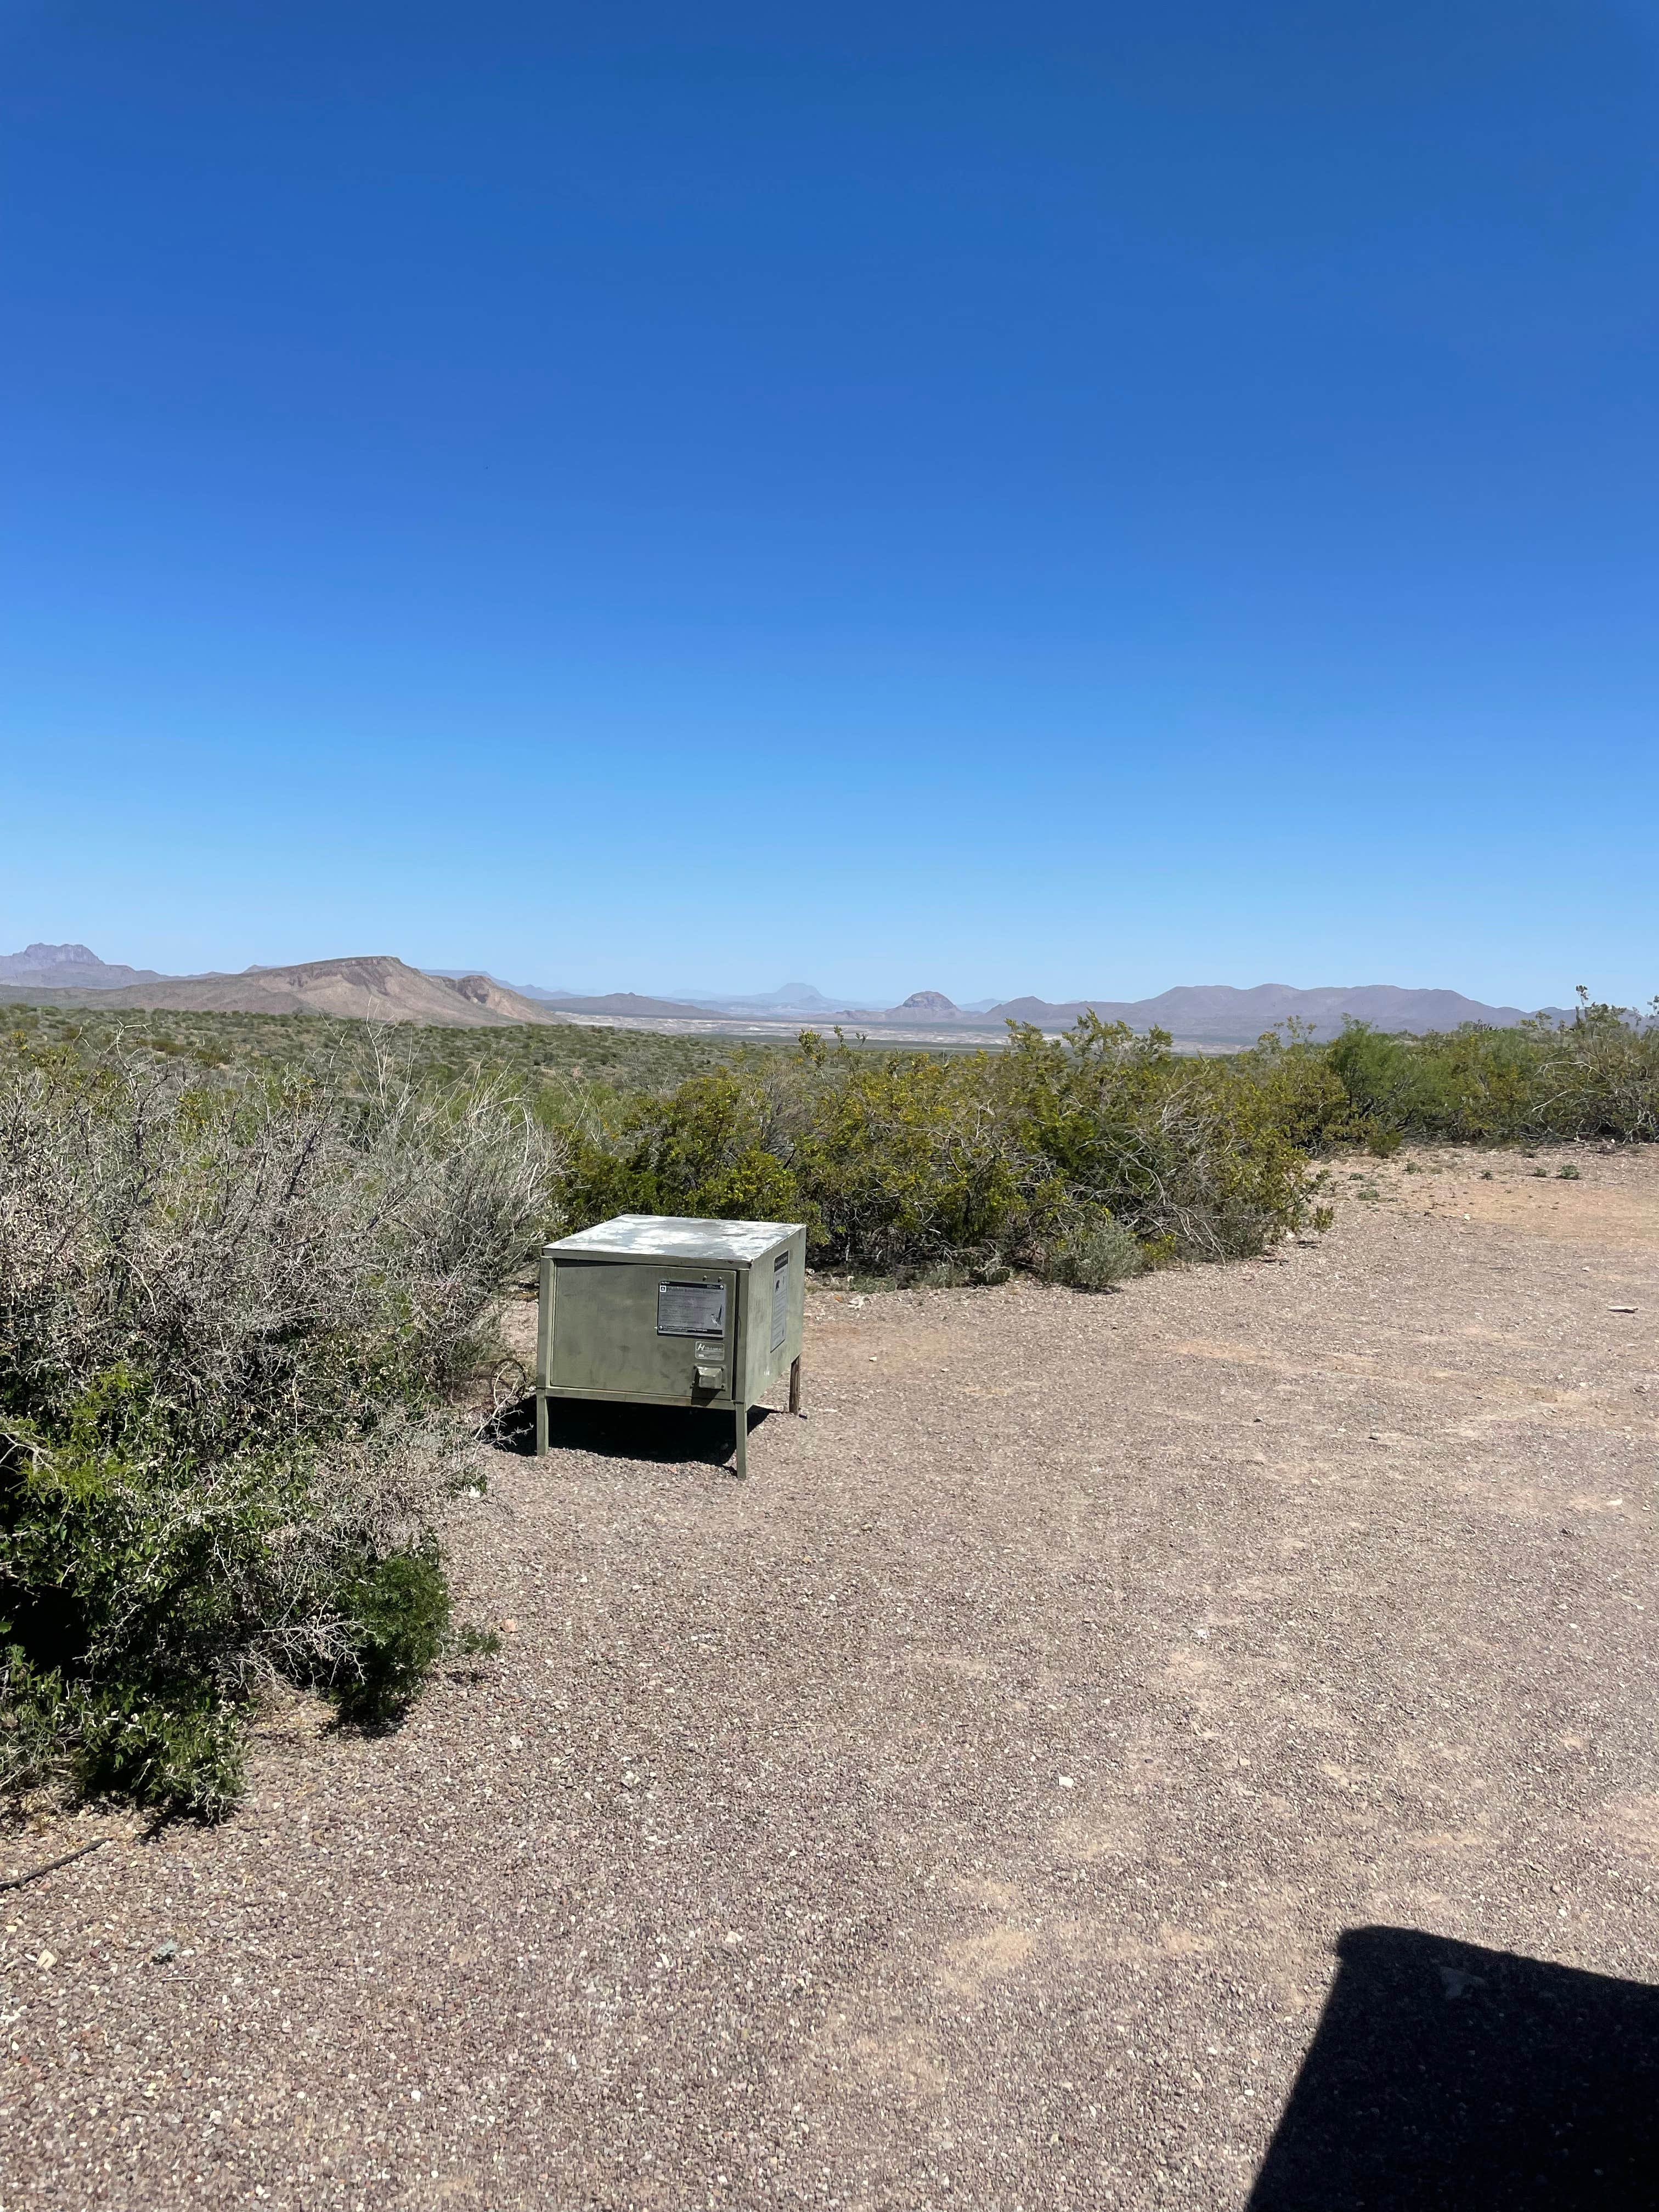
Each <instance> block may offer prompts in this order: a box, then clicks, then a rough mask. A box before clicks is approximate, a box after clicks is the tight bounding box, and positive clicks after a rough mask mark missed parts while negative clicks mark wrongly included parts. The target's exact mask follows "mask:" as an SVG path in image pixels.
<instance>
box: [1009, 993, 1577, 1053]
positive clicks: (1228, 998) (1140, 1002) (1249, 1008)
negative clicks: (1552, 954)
mask: <svg viewBox="0 0 1659 2212" xmlns="http://www.w3.org/2000/svg"><path fill="white" fill-rule="evenodd" d="M1091 1010H1092V1011H1093V1012H1095V1013H1097V1014H1098V1015H1099V1016H1100V1018H1101V1019H1102V1020H1103V1021H1108V1022H1127V1023H1128V1024H1129V1026H1130V1028H1131V1029H1135V1030H1145V1029H1151V1028H1154V1027H1156V1028H1158V1029H1164V1030H1170V1032H1171V1034H1172V1035H1174V1036H1177V1037H1190V1038H1193V1039H1194V1040H1197V1041H1200V1042H1205V1041H1210V1040H1213V1041H1214V1042H1219V1043H1232V1042H1237V1043H1249V1042H1251V1041H1252V1040H1253V1039H1255V1037H1257V1036H1260V1035H1261V1032H1262V1030H1269V1029H1272V1028H1273V1025H1274V1024H1276V1023H1279V1022H1284V1021H1289V1020H1291V1019H1292V1018H1294V1019H1297V1020H1299V1021H1304V1022H1307V1023H1308V1024H1310V1026H1311V1027H1312V1028H1313V1030H1315V1032H1316V1034H1317V1035H1318V1036H1334V1035H1335V1034H1336V1032H1337V1031H1338V1030H1340V1028H1341V1026H1342V1024H1343V1022H1344V1020H1345V1019H1352V1020H1354V1021H1359V1022H1370V1023H1372V1024H1374V1025H1375V1026H1376V1028H1377V1029H1381V1030H1409V1031H1412V1032H1413V1033H1414V1034H1417V1035H1421V1034H1422V1033H1423V1032H1424V1031H1425V1030H1455V1029H1456V1028H1457V1027H1458V1026H1459V1024H1462V1023H1463V1022H1484V1023H1486V1024H1487V1025H1488V1026H1489V1027H1490V1028H1492V1029H1510V1028H1512V1027H1513V1026H1514V1024H1516V1022H1523V1021H1525V1020H1526V1019H1527V1018H1528V1017H1527V1015H1526V1014H1525V1013H1524V1012H1522V1009H1521V1008H1520V1007H1519V1006H1482V1005H1481V1004H1480V1001H1479V1000H1476V999H1466V998H1464V997H1463V996H1462V993H1461V992H1457V991H1407V990H1402V989H1401V988H1400V987H1398V986H1397V985H1395V984H1393V983H1361V984H1354V985H1332V986H1330V987H1327V988H1325V989H1323V990H1313V991H1298V990H1297V989H1296V988H1294V987H1292V986H1291V984H1289V983H1258V984H1257V985H1256V987H1255V989H1254V990H1249V991H1241V990H1237V989H1236V988H1235V987H1233V986H1232V985H1231V984H1229V983H1188V984H1182V985H1181V986H1179V987H1177V988H1176V989H1175V990H1172V991H1163V992H1160V993H1159V994H1158V997H1157V998H1155V999H1130V1000H1116V999H1075V1000H1067V1001H1066V1002H1065V1003H1064V1004H1062V1005H1059V1006H1056V1005H1054V1004H1052V1003H1051V1002H1050V1001H1049V1000H1046V999H1009V1000H1006V1002H1005V1003H1004V1004H1003V1005H1001V1006H994V1007H993V1008H992V1010H991V1018H993V1019H994V1020H996V1021H1017V1022H1033V1023H1035V1024H1036V1025H1037V1027H1038V1028H1040V1029H1054V1028H1057V1027H1060V1026H1063V1025H1064V1024H1067V1023H1070V1022H1074V1021H1075V1020H1076V1019H1077V1018H1078V1016H1079V1014H1082V1013H1086V1012H1090V1011H1091ZM1547 1011H1549V1012H1555V1011H1558V1010H1555V1009H1547Z"/></svg>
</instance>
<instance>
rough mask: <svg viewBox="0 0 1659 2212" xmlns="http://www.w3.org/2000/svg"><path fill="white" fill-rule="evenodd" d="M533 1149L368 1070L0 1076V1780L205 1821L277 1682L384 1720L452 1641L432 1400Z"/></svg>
mask: <svg viewBox="0 0 1659 2212" xmlns="http://www.w3.org/2000/svg"><path fill="white" fill-rule="evenodd" d="M549 1186H550V1151H549V1146H548V1143H547V1140H546V1139H545V1137H544V1135H543V1134H542V1133H539V1132H538V1131H537V1130H536V1129H535V1128H534V1127H532V1124H531V1122H530V1121H529V1120H528V1119H527V1117H526V1115H524V1113H523V1112H522V1111H521V1110H519V1109H515V1108H513V1107H512V1106H511V1105H509V1104H508V1103H507V1102H505V1101H504V1100H503V1099H502V1098H501V1097H500V1096H499V1095H497V1094H496V1093H495V1092H494V1091H491V1090H490V1089H489V1088H488V1087H485V1088H483V1089H473V1090H470V1091H464V1092H460V1093H458V1094H455V1095H453V1096H450V1097H435V1096H432V1095H430V1094H428V1095H422V1094H421V1093H420V1092H418V1091H416V1090H414V1089H413V1088H411V1086H410V1085H409V1084H408V1083H407V1082H406V1081H404V1080H400V1079H398V1076H397V1075H396V1073H394V1071H393V1070H392V1067H391V1066H389V1065H387V1064H386V1063H385V1062H382V1063H381V1065H380V1070H379V1075H378V1079H377V1080H376V1081H375V1083H374V1085H372V1086H370V1087H369V1088H368V1089H367V1090H362V1089H361V1088H360V1089H359V1090H358V1091H357V1092H356V1095H355V1096H353V1097H351V1098H349V1099H346V1098H343V1097H341V1096H340V1094H339V1093H338V1092H337V1091H336V1090H335V1089H334V1088H333V1087H332V1086H331V1083H330V1081H329V1080H328V1079H327V1078H326V1076H325V1075H319V1074H318V1073H303V1072H301V1073H286V1074H283V1075H282V1076H281V1077H280V1078H276V1079H270V1080H269V1081H267V1082H265V1083H263V1084H258V1085H252V1086H249V1087H241V1088H234V1087H230V1086H227V1085H222V1084H214V1085H205V1084H204V1083H202V1082H200V1081H199V1080H198V1081H197V1082H195V1083H192V1082H191V1080H189V1079H187V1078H186V1077H185V1075H184V1074H183V1073H173V1072H170V1071H167V1070H163V1071H161V1072H160V1073H157V1072H154V1071H153V1070H149V1069H148V1068H146V1069H143V1070H140V1069H137V1068H133V1067H130V1066H123V1065H122V1064H121V1063H120V1062H119V1061H116V1062H114V1063H112V1064H108V1063H106V1064H105V1065H102V1066H94V1067H88V1066H82V1065H79V1064H77V1063H76V1062H74V1061H72V1060H68V1059H65V1058H62V1057H59V1058H58V1059H56V1060H53V1061H52V1062H51V1063H50V1064H46V1065H40V1066H33V1067H27V1066H26V1067H23V1068H21V1069H19V1070H17V1071H16V1072H15V1073H14V1074H13V1075H12V1076H11V1077H10V1079H9V1080H8V1082H7V1083H6V1084H5V1085H4V1087H3V1090H0V1649H3V1654H4V1656H3V1670H0V1782H3V1783H5V1784H9V1785H10V1786H12V1787H13V1788H16V1787H19V1786H27V1785H28V1784H35V1783H40V1782H44V1781H47V1780H52V1779H55V1778H64V1777H68V1778H70V1779H71V1780H72V1781H73V1782H74V1783H75V1784H77V1785H78V1786H79V1787H80V1788H82V1789H83V1790H106V1789H107V1790H119V1791H121V1792H123V1793H125V1794H126V1795H128V1796H132V1797H134V1798H137V1799H138V1800H139V1801H141V1802H149V1803H153V1804H156V1805H160V1806H165V1807H172V1808H185V1809H189V1810H191V1811H195V1812H197V1813H199V1814H206V1815H212V1814H217V1813H220V1812H222V1810H223V1809H224V1808H226V1806H227V1805H228V1804H229V1803H230V1802H233V1801H234V1797H235V1796H236V1794H237V1790H238V1788H239V1786H240V1742H241V1717H242V1715H243V1713H244V1711H245V1710H246V1707H247V1706H248V1705H249V1703H250V1701H251V1700H252V1699H254V1698H255V1697H256V1696H257V1695H258V1693H259V1692H260V1691H261V1690H262V1689H264V1687H266V1686H269V1685H270V1684H271V1683H272V1682H273V1681H274V1680H276V1679H277V1678H279V1677H283V1678H286V1679H288V1680H291V1681H295V1682H301V1683H306V1684H309V1685H312V1686H316V1687H318V1688H319V1689H322V1690H324V1691H325V1692H330V1693H331V1694H332V1695H334V1696H336V1697H337V1699H339V1700H340V1702H341V1704H342V1705H343V1708H344V1709H345V1710H346V1711H348V1712H349V1713H350V1714H351V1715H352V1716H354V1717H359V1718H362V1719H367V1720H374V1721H384V1720H386V1719H387V1718H388V1717H392V1716H393V1715H394V1714H395V1713H396V1711H398V1709H399V1708H400V1707H401V1706H402V1705H404V1704H406V1703H407V1702H408V1700H409V1699H410V1697H412V1696H413V1695H414V1694H415V1693H416V1691H417V1690H418V1688H419V1686H420V1684H421V1682H422V1680H423V1679H424V1678H425V1676H426V1674H428V1672H429V1670H430V1668H431V1667H432V1665H433V1664H434V1663H435V1661H436V1659H437V1658H438V1657H439V1656H441V1653H442V1652H443V1651H444V1650H445V1649H446V1648H447V1644H448V1641H449V1638H450V1634H451V1628H450V1601H449V1595H448V1590H447V1584H446V1583H445V1580H444V1577H443V1571H442V1568H441V1563H440V1560H439V1557H438V1553H437V1549H436V1543H435V1533H434V1532H435V1521H436V1518H437V1516H438V1513H439V1511H440V1509H441V1504H442V1502H443V1499H444V1498H445V1495H446V1493H447V1492H449V1491H450V1490H452V1489H453V1488H455V1487H456V1486H458V1485H459V1482H460V1481H462V1480H469V1479H470V1480H477V1476H476V1474H473V1473H471V1470H470V1469H469V1468H468V1467H467V1464H466V1455H465V1445H466V1439H465V1434H464V1432H463V1431H460V1430H459V1427H458V1425H457V1423H456V1421H455V1419H454V1418H453V1415H450V1414H448V1413H446V1412H445V1411H444V1408H443V1401H444V1398H445V1395H446V1393H447V1392H448V1391H450V1390H451V1389H453V1385H454V1383H455V1382H456V1381H457V1379H458V1378H459V1376H462V1375H464V1374H465V1373H466V1372H467V1371H468V1370H470V1369H471V1367H472V1366H473V1365H474V1364H476V1362H477V1358H478V1356H479V1352H480V1332H481V1329H482V1328H483V1325H484V1323H485V1321H486V1317H487V1315H488V1311H489V1305H490V1302H491V1300H492V1299H493V1297H494V1296H495V1292H496V1291H497V1289H498V1287H499V1285H500V1284H501V1280H502V1279H503V1277H504V1276H505V1275H506V1274H507V1273H509V1272H510V1271H511V1270H512V1268H513V1267H514V1266H515V1265H516V1264H517V1263H518V1261H520V1259H521V1257H522V1255H523V1254H524V1252H525V1251H526V1249H527V1248H528V1246H529V1244H530V1243H531V1242H532V1238H533V1235H534V1232H535V1230H536V1227H537V1226H538V1224H539V1222H540V1221H541V1219H542V1218H544V1213H545V1210H546V1206H547V1193H548V1189H549Z"/></svg>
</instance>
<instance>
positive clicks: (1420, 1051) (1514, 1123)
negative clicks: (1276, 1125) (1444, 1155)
mask: <svg viewBox="0 0 1659 2212" xmlns="http://www.w3.org/2000/svg"><path fill="white" fill-rule="evenodd" d="M1580 1000H1581V1003H1580V1006H1579V1009H1578V1012H1577V1014H1576V1015H1575V1016H1574V1018H1573V1019H1572V1020H1571V1021H1569V1022H1561V1023H1550V1022H1545V1021H1542V1020H1534V1021H1530V1022H1526V1023H1522V1024H1520V1025H1518V1026H1517V1027H1516V1028H1513V1029H1502V1030H1497V1029H1482V1028H1480V1027H1478V1026H1476V1025H1474V1024H1471V1025H1470V1026H1468V1027H1467V1028H1464V1029H1460V1030H1449V1031H1446V1032H1443V1033H1441V1034H1438V1035H1434V1036H1387V1035H1383V1034H1382V1033H1381V1032H1379V1031H1377V1030H1373V1029H1370V1028H1369V1027H1368V1026H1367V1025H1366V1024H1364V1023H1359V1022H1352V1023H1349V1024H1347V1025H1346V1027H1345V1029H1344V1030H1343V1033H1342V1035H1341V1036H1340V1037H1339V1038H1337V1039H1336V1040H1335V1042H1334V1043H1332V1044H1331V1045H1329V1046H1328V1047H1327V1048H1326V1049H1325V1058H1326V1060H1327V1062H1328V1066H1329V1068H1330V1070H1331V1072H1332V1073H1334V1076H1335V1077H1336V1079H1337V1080H1338V1081H1339V1083H1340V1085H1341V1089H1342V1091H1343V1094H1344V1097H1345V1100H1346V1110H1340V1109H1339V1110H1338V1111H1337V1112H1336V1113H1335V1114H1334V1115H1330V1116H1328V1119H1327V1121H1326V1123H1325V1125H1324V1127H1323V1128H1322V1130H1321V1131H1320V1132H1319V1134H1320V1136H1321V1137H1322V1138H1323V1139H1324V1140H1325V1141H1328V1142H1341V1141H1343V1140H1345V1139H1355V1138H1357V1139H1362V1140H1365V1141H1369V1142H1370V1143H1371V1144H1372V1145H1373V1146H1374V1148H1376V1149H1384V1148H1386V1147H1387V1146H1389V1144H1390V1143H1393V1144H1397V1143H1399V1142H1400V1140H1401V1139H1402V1138H1406V1137H1419V1138H1439V1139H1446V1140H1449V1141H1450V1142H1453V1143H1459V1144H1482V1143H1488V1144H1490V1143H1513V1142H1516V1141H1519V1140H1522V1139H1544V1138H1591V1137H1601V1138H1608V1139H1614V1140H1615V1141H1622V1142H1631V1141H1636V1142H1652V1141H1653V1139H1655V1138H1656V1137H1659V1023H1656V1022H1654V1021H1652V1020H1647V1021H1644V1020H1643V1019H1642V1018H1639V1017H1638V1016H1637V1015H1636V1014H1635V1013H1633V1012H1631V1011H1630V1010H1628V1009H1626V1008H1621V1007H1618V1006H1604V1005H1597V1004H1593V1003H1592V1002H1591V1001H1590V1000H1589V995H1588V994H1585V993H1581V994H1580Z"/></svg>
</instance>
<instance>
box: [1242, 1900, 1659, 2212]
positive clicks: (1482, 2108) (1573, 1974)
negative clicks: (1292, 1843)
mask: <svg viewBox="0 0 1659 2212" xmlns="http://www.w3.org/2000/svg"><path fill="white" fill-rule="evenodd" d="M1337 1957H1338V1961H1339V1964H1338V1966H1337V1973H1336V1979H1335V1982H1334V1984H1333V1985H1332V1988H1331V1993H1330V1996H1329V1997H1328V1999H1327V2001H1326V2004H1325V2010H1324V2013H1323V2015H1322V2017H1321V2019H1320V2023H1319V2030H1318V2033H1317V2034H1316V2036H1315V2038H1314V2040H1313V2044H1312V2045H1311V2047H1310V2050H1309V2052H1308V2056H1307V2058H1306V2059H1305V2061H1304V2063H1303V2068H1302V2071H1301V2073H1300V2075H1298V2076H1297V2082H1296V2087H1295V2088H1294V2089H1293V2090H1292V2091H1291V2100H1290V2103H1289V2104H1288V2105H1287V2106H1285V2114H1284V2117H1283V2118H1282V2119H1281V2120H1280V2122H1279V2131H1278V2133H1277V2134H1276V2135H1275V2136H1274V2137H1273V2142H1272V2143H1271V2145H1270V2146H1269V2148H1268V2151H1267V2158H1266V2160H1264V2161H1263V2164H1262V2167H1261V2172H1260V2173H1259V2174H1258V2176H1257V2177H1256V2183H1255V2189H1254V2190H1253V2191H1251V2194H1250V2199H1249V2207H1248V2212H1362V2208H1363V2212H1396V2208H1398V2212H1405V2208H1406V2207H1407V2206H1411V2207H1414V2208H1419V2212H1431V2208H1441V2207H1445V2208H1451V2207H1453V2206H1455V2207H1456V2208H1457V2212H1655V2208H1656V2207H1659V1989H1652V1988H1650V1987H1649V1986H1648V1985H1647V1984H1645V1983H1642V1982H1625V1981H1619V1980H1616V1979H1614V1978H1613V1977H1612V1976H1610V1975H1606V1974H1587V1973H1581V1972H1577V1970H1576V1969H1575V1968H1573V1967H1570V1966H1548V1965H1546V1964H1545V1963H1544V1962H1543V1961H1541V1960H1537V1959H1524V1958H1521V1957H1518V1956H1516V1954H1514V1953H1512V1952H1509V1951H1485V1950H1481V1949H1480V1948H1477V1947H1476V1946H1474V1945H1473V1944H1469V1943H1453V1942H1446V1941H1443V1939H1442V1938H1440V1937H1439V1936H1425V1935H1423V1934H1421V1933H1420V1932H1419V1931H1418V1930H1417V1929H1409V1928H1357V1929H1349V1930H1348V1931H1347V1932H1346V1934H1345V1935H1344V1936H1343V1937H1342V1939H1341V1941H1340V1943H1339V1944H1338V1946H1337Z"/></svg>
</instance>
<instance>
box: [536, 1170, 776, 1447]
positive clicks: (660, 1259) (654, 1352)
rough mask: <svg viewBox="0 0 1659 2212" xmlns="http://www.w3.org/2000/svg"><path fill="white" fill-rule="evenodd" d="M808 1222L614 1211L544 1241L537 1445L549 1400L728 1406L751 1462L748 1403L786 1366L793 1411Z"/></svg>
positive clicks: (542, 1441)
mask: <svg viewBox="0 0 1659 2212" xmlns="http://www.w3.org/2000/svg"><path fill="white" fill-rule="evenodd" d="M805 1299H806V1230H805V1225H804V1224H802V1223H800V1222H798V1221H691V1220H687V1219H684V1218H681V1217H679V1216H678V1215H674V1214H659V1213H619V1214H618V1215H617V1218H615V1220H614V1221H602V1222H600V1223H599V1226H598V1227H597V1228H594V1229H583V1230H580V1231H578V1232H577V1234H576V1235H575V1236H574V1237H562V1238H561V1239H560V1241H559V1242H558V1243H556V1244H548V1245H544V1247H543V1249H542V1273H541V1308H540V1313H539V1316H538V1328H537V1334H536V1451H537V1455H538V1456H540V1455H543V1454H544V1453H545V1452H546V1450H547V1401H548V1400H549V1399H550V1398H613V1399H621V1400H623V1401H629V1402H632V1403H633V1404H635V1405H647V1406H714V1407H722V1408H726V1407H729V1408H730V1409H731V1411H732V1413H733V1415H734V1416H735V1419H736V1424H737V1445H738V1449H737V1471H738V1474H740V1475H741V1474H747V1472H748V1455H747V1442H748V1433H749V1408H750V1407H751V1406H752V1405H754V1404H756V1403H757V1401H758V1400H760V1399H761V1398H763V1396H764V1395H765V1394H766V1392H767V1391H768V1390H769V1389H770V1388H771V1387H772V1385H773V1383H775V1382H776V1381H777V1380H778V1379H779V1377H780V1376H781V1375H782V1374H783V1373H784V1372H785V1370H787V1371H788V1376H789V1410H790V1412H791V1413H799V1411H800V1334H801V1316H802V1311H803V1309H804V1307H805Z"/></svg>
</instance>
